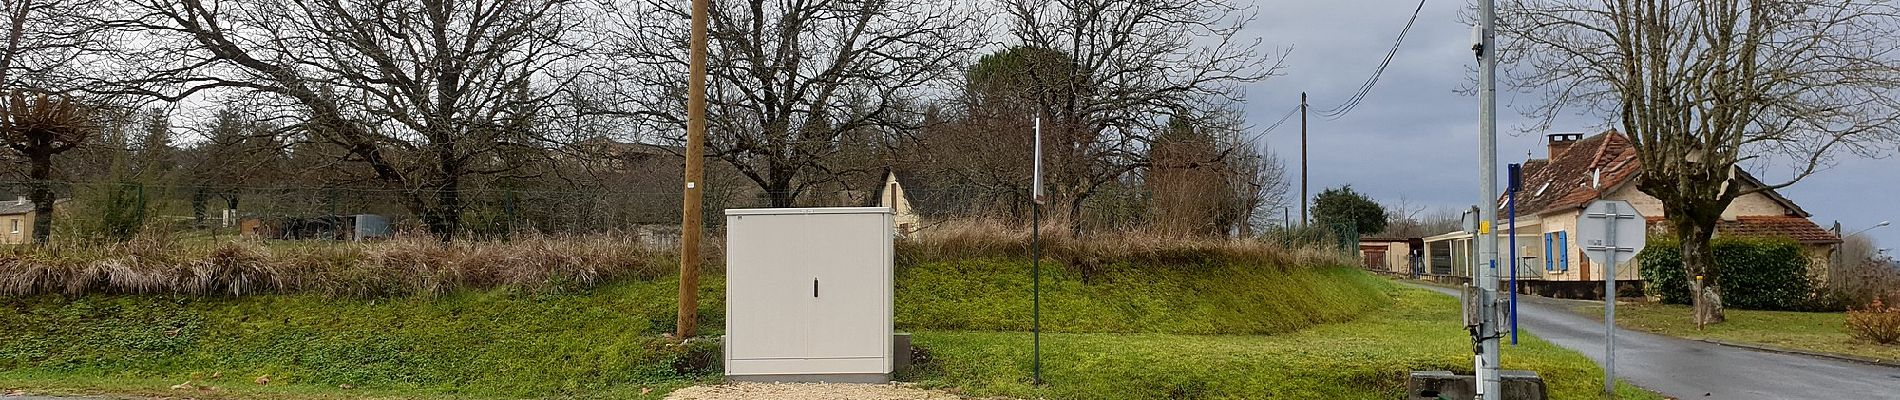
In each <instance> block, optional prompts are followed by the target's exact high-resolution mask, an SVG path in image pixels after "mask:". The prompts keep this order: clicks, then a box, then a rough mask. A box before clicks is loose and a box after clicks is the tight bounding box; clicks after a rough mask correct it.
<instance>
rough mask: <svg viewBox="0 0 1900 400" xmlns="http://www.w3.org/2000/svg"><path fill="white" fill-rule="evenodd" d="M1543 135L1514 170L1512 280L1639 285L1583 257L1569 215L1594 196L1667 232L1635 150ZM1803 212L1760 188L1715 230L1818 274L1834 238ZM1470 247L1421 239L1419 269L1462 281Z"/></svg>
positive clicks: (1630, 274)
mask: <svg viewBox="0 0 1900 400" xmlns="http://www.w3.org/2000/svg"><path fill="white" fill-rule="evenodd" d="M1547 138H1548V140H1549V152H1548V155H1547V157H1548V158H1543V159H1533V160H1528V161H1526V162H1525V163H1524V165H1523V167H1522V168H1523V171H1522V174H1523V175H1522V176H1523V180H1522V184H1523V186H1522V187H1521V188H1520V191H1519V192H1518V193H1517V197H1516V200H1517V202H1518V203H1517V207H1516V211H1517V223H1516V228H1517V235H1516V242H1517V243H1516V246H1517V260H1516V261H1517V262H1516V268H1517V273H1518V279H1519V280H1523V281H1531V282H1532V284H1531V289H1530V290H1533V291H1536V290H1535V286H1537V285H1538V283H1555V282H1592V281H1594V282H1598V283H1596V284H1593V285H1594V287H1597V289H1596V290H1600V289H1601V286H1602V284H1601V282H1602V281H1603V280H1604V279H1606V277H1609V276H1614V277H1615V279H1616V280H1618V281H1632V285H1631V286H1640V284H1639V283H1636V282H1639V281H1641V277H1640V274H1639V272H1638V268H1637V266H1635V265H1633V264H1634V263H1631V264H1632V265H1617V267H1616V271H1607V270H1605V269H1604V268H1603V266H1602V265H1594V264H1592V263H1591V262H1590V261H1589V260H1588V259H1586V258H1585V257H1584V255H1583V247H1582V246H1581V245H1580V244H1579V243H1578V239H1577V238H1576V237H1575V235H1574V232H1575V231H1576V226H1575V225H1576V222H1577V217H1578V216H1579V214H1580V213H1581V212H1582V211H1583V208H1584V207H1586V206H1588V205H1589V204H1590V203H1591V202H1593V201H1596V200H1624V201H1628V202H1630V204H1631V205H1633V206H1635V207H1636V208H1637V211H1638V212H1640V213H1642V214H1643V216H1645V217H1647V218H1648V220H1649V222H1650V229H1651V232H1652V234H1655V233H1666V232H1667V227H1666V226H1663V225H1664V224H1663V208H1662V202H1661V201H1660V200H1658V199H1656V198H1655V197H1651V196H1649V195H1648V194H1644V193H1643V192H1642V191H1640V190H1638V189H1637V188H1636V184H1635V181H1634V179H1632V178H1633V177H1634V176H1635V175H1636V173H1637V172H1638V171H1640V170H1641V168H1642V165H1641V162H1640V161H1639V160H1637V158H1636V150H1635V149H1634V148H1633V147H1631V146H1630V143H1629V139H1628V138H1627V137H1625V136H1624V135H1623V134H1621V133H1618V132H1616V131H1614V130H1612V131H1608V132H1604V133H1601V134H1597V135H1594V136H1588V137H1585V136H1584V135H1583V134H1574V133H1567V134H1553V135H1548V137H1547ZM1741 174H1742V176H1741V178H1742V181H1743V182H1744V184H1746V185H1751V186H1754V187H1760V186H1765V184H1763V183H1762V182H1761V181H1760V180H1757V179H1756V178H1754V177H1753V176H1751V175H1749V174H1748V173H1747V172H1741ZM1508 201H1509V200H1508V196H1507V198H1506V199H1503V201H1501V202H1500V207H1501V209H1500V210H1501V211H1502V210H1503V209H1504V208H1503V207H1506V206H1507V205H1508V204H1507V202H1508ZM1499 215H1500V216H1501V217H1502V216H1503V215H1504V213H1503V212H1500V213H1499ZM1810 216H1811V215H1810V214H1809V213H1808V212H1807V211H1805V210H1802V209H1801V207H1800V206H1799V205H1797V204H1795V202H1794V201H1792V200H1789V199H1788V198H1787V197H1784V196H1782V195H1781V194H1780V193H1777V192H1776V191H1774V190H1763V191H1759V192H1754V193H1750V194H1747V195H1744V196H1742V197H1740V198H1737V199H1735V201H1734V203H1732V204H1730V205H1729V208H1728V210H1726V211H1725V212H1723V214H1722V221H1721V222H1720V223H1719V224H1718V228H1717V233H1716V234H1717V235H1718V236H1730V237H1786V238H1790V239H1793V240H1795V241H1796V242H1799V243H1801V245H1802V246H1803V247H1804V248H1805V249H1807V251H1808V252H1809V254H1810V258H1811V259H1813V260H1815V262H1813V263H1812V266H1811V267H1810V268H1809V273H1810V274H1812V275H1816V276H1824V274H1825V271H1826V266H1827V263H1826V260H1827V259H1828V258H1829V257H1830V255H1831V254H1832V251H1833V250H1834V245H1835V244H1838V243H1840V241H1841V240H1840V237H1839V236H1837V235H1836V234H1834V233H1833V232H1829V231H1828V230H1826V229H1823V228H1821V227H1820V226H1819V225H1816V224H1815V223H1814V222H1813V221H1811V220H1809V219H1808V218H1809V217H1810ZM1496 226H1499V227H1500V228H1499V233H1501V234H1503V235H1500V238H1499V240H1498V241H1499V251H1503V252H1507V253H1505V254H1501V256H1505V257H1509V253H1508V251H1509V250H1510V249H1509V248H1508V247H1507V246H1509V240H1510V235H1509V234H1508V233H1509V231H1508V229H1509V226H1510V224H1509V222H1508V221H1498V223H1497V225H1496ZM1474 248H1475V247H1474V240H1473V238H1472V235H1470V234H1468V233H1465V232H1453V233H1447V234H1443V235H1438V236H1434V237H1430V238H1426V255H1425V257H1424V258H1425V264H1426V268H1425V269H1426V271H1428V273H1429V274H1431V275H1436V276H1447V277H1454V278H1462V279H1469V277H1471V276H1473V274H1472V265H1471V264H1472V262H1471V260H1473V259H1474V257H1473V256H1472V255H1473V253H1474V251H1473V249H1474ZM1507 274H1508V273H1507ZM1454 280H1456V279H1454ZM1619 285H1622V284H1621V283H1619ZM1543 286H1566V285H1543ZM1569 286H1579V285H1569ZM1579 287H1582V286H1579Z"/></svg>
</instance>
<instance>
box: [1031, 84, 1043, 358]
mask: <svg viewBox="0 0 1900 400" xmlns="http://www.w3.org/2000/svg"><path fill="white" fill-rule="evenodd" d="M1035 140H1036V144H1035V145H1034V146H1033V147H1034V148H1035V150H1034V151H1033V152H1032V153H1031V154H1032V155H1033V156H1034V157H1035V160H1034V161H1032V164H1034V165H1033V166H1032V167H1031V171H1032V172H1031V173H1032V174H1034V175H1035V176H1034V177H1033V178H1030V200H1031V201H1030V202H1029V259H1030V261H1029V265H1030V267H1029V274H1030V275H1033V277H1031V278H1030V280H1032V281H1033V282H1032V283H1030V287H1031V289H1030V291H1031V292H1033V293H1034V294H1033V295H1031V296H1032V298H1033V300H1031V303H1032V305H1031V308H1032V310H1031V311H1030V315H1031V316H1030V317H1029V318H1030V331H1031V332H1032V333H1031V335H1032V336H1034V339H1033V340H1034V342H1035V343H1034V344H1033V345H1032V346H1033V350H1031V351H1032V352H1033V353H1034V355H1033V356H1032V357H1033V358H1034V361H1032V363H1033V364H1034V365H1035V366H1034V372H1032V373H1033V374H1034V375H1033V376H1031V378H1030V383H1031V384H1035V385H1042V202H1043V200H1044V197H1043V194H1042V116H1040V115H1038V116H1036V138H1035Z"/></svg>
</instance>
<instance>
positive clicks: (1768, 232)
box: [1715, 216, 1841, 244]
mask: <svg viewBox="0 0 1900 400" xmlns="http://www.w3.org/2000/svg"><path fill="white" fill-rule="evenodd" d="M1715 231H1716V232H1718V233H1721V234H1724V235H1732V236H1744V237H1786V238H1789V239H1794V241H1796V242H1801V243H1803V244H1832V243H1840V242H1841V237H1840V236H1838V235H1835V234H1834V232H1828V231H1827V230H1826V229H1821V227H1820V226H1819V225H1815V224H1814V221H1809V220H1808V219H1807V218H1802V217H1796V216H1742V217H1736V219H1735V220H1734V221H1728V220H1723V221H1722V222H1721V223H1720V224H1718V225H1716V230H1715Z"/></svg>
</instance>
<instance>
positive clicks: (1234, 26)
mask: <svg viewBox="0 0 1900 400" xmlns="http://www.w3.org/2000/svg"><path fill="white" fill-rule="evenodd" d="M1004 3H1005V7H1006V9H1007V10H1008V11H1007V12H1008V13H1009V15H1010V17H1011V19H1012V21H1010V23H1009V28H1010V32H1011V34H1012V36H1014V40H1015V41H1016V42H1018V45H1019V46H1022V47H1029V48H1037V49H1048V50H1051V51H1050V53H1051V54H1055V55H1057V56H1059V57H1060V58H1061V60H1060V62H1059V63H1058V64H1056V67H1053V68H1048V70H1051V71H1054V72H1056V74H1055V75H1056V76H1049V74H1044V73H1039V74H1036V76H1033V77H1030V79H1031V80H1032V81H1034V84H1033V86H1034V87H1037V88H1042V89H1039V90H1036V91H1035V93H1031V94H1030V95H1032V96H1034V97H1032V99H1033V100H1032V101H1031V102H1030V104H1032V105H1033V106H1034V110H1033V112H1034V113H1035V114H1036V115H1041V116H1042V117H1043V120H1044V122H1043V126H1044V128H1045V130H1044V132H1045V134H1044V140H1045V141H1047V143H1044V146H1043V148H1044V149H1046V150H1049V152H1048V154H1046V156H1047V157H1049V158H1048V159H1047V160H1045V162H1047V163H1048V164H1049V166H1050V168H1049V169H1048V174H1049V176H1048V179H1047V181H1046V182H1048V185H1049V189H1050V195H1051V196H1052V197H1053V198H1054V199H1055V200H1056V201H1060V202H1064V203H1066V204H1064V206H1065V207H1066V208H1067V214H1068V220H1069V223H1070V229H1071V230H1072V231H1075V232H1076V233H1080V231H1081V229H1082V225H1081V223H1082V220H1083V219H1082V218H1081V216H1082V213H1083V208H1084V205H1085V204H1086V203H1087V201H1088V200H1089V198H1090V196H1093V195H1095V194H1097V193H1099V192H1101V191H1102V190H1103V189H1105V188H1108V187H1109V186H1111V185H1114V184H1117V182H1118V181H1119V180H1121V179H1123V178H1124V176H1125V175H1126V174H1128V173H1129V172H1132V171H1135V170H1137V169H1140V168H1144V167H1147V166H1148V165H1149V164H1150V162H1151V160H1149V159H1148V156H1147V151H1146V150H1147V146H1148V145H1149V144H1150V143H1151V142H1152V141H1153V139H1154V138H1155V136H1156V135H1158V134H1159V133H1160V132H1164V131H1165V130H1166V126H1165V125H1166V124H1167V120H1168V119H1169V118H1200V117H1204V116H1209V115H1212V113H1211V111H1213V110H1215V109H1216V108H1218V107H1222V106H1225V105H1226V104H1227V103H1228V102H1231V101H1236V100H1239V99H1240V96H1241V93H1240V90H1239V87H1240V85H1242V84H1246V83H1251V82H1256V81H1260V80H1263V79H1265V78H1266V77H1268V76H1270V75H1272V74H1273V73H1274V72H1275V71H1276V70H1277V69H1278V68H1279V64H1278V63H1277V60H1275V59H1269V57H1268V56H1266V55H1262V54H1259V53H1258V52H1256V51H1255V48H1256V47H1257V46H1258V45H1259V43H1260V41H1259V40H1258V39H1252V40H1248V39H1246V38H1244V37H1242V36H1241V35H1240V34H1241V30H1242V28H1244V27H1245V26H1246V24H1247V23H1248V22H1250V21H1252V20H1253V17H1254V14H1253V10H1252V9H1250V8H1247V7H1243V6H1240V5H1238V4H1236V3H1234V2H1230V1H1205V0H1064V1H1050V0H1007V1H1005V2H1004ZM1029 117H1030V116H1027V115H1026V116H1022V117H1021V120H1022V121H1023V122H1024V123H1025V124H1026V122H1027V120H1028V119H1029Z"/></svg>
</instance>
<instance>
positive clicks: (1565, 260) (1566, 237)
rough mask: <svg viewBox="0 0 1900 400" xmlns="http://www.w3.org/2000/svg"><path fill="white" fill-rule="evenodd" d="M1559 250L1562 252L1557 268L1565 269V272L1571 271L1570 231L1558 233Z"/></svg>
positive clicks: (1559, 255) (1558, 254) (1558, 255)
mask: <svg viewBox="0 0 1900 400" xmlns="http://www.w3.org/2000/svg"><path fill="white" fill-rule="evenodd" d="M1557 249H1558V250H1561V252H1559V253H1557V257H1558V259H1559V260H1560V261H1558V262H1557V266H1558V267H1560V268H1563V270H1564V271H1565V272H1568V271H1570V231H1560V232H1557Z"/></svg>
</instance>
